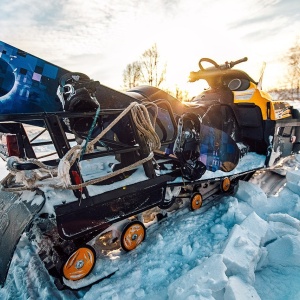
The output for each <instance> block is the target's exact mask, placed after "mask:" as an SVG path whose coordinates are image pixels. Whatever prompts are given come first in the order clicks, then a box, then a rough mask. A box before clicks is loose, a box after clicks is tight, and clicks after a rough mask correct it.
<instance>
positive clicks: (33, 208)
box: [0, 191, 44, 286]
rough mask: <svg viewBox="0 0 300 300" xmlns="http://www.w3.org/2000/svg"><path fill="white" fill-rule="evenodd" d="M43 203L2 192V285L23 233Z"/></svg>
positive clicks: (0, 244)
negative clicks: (27, 200) (24, 200)
mask: <svg viewBox="0 0 300 300" xmlns="http://www.w3.org/2000/svg"><path fill="white" fill-rule="evenodd" d="M43 205H44V201H41V203H40V204H38V205H36V204H31V203H30V202H28V203H26V202H23V201H22V202H21V201H19V195H18V194H16V193H9V192H3V191H1V192H0V211H1V213H0V286H3V285H4V283H5V280H6V276H7V272H8V269H9V265H10V262H11V259H12V256H13V254H14V251H15V248H16V246H17V243H18V241H19V239H20V237H21V235H22V233H23V232H24V230H25V229H26V227H27V226H28V224H29V223H30V222H31V221H32V219H33V218H34V216H35V214H36V213H37V212H38V211H40V209H41V208H42V207H43Z"/></svg>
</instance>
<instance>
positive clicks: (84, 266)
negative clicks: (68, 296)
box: [63, 245, 96, 281]
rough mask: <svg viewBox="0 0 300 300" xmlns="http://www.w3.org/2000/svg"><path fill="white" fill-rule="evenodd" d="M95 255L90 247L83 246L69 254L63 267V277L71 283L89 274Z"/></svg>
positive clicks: (93, 264)
mask: <svg viewBox="0 0 300 300" xmlns="http://www.w3.org/2000/svg"><path fill="white" fill-rule="evenodd" d="M95 258H96V253H95V250H94V249H93V248H92V247H90V246H87V245H85V246H83V247H81V248H79V249H77V250H76V251H75V252H73V253H72V254H71V256H70V257H69V259H68V260H67V262H66V263H65V264H64V266H63V276H64V277H65V278H66V279H68V280H72V281H76V280H80V279H82V278H84V277H86V276H87V275H88V274H90V273H91V271H92V270H93V267H94V266H95V262H96V260H95Z"/></svg>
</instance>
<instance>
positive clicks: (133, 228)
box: [121, 221, 146, 251]
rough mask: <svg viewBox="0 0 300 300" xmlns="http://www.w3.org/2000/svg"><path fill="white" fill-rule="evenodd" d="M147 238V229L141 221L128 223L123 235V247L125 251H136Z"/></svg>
mask: <svg viewBox="0 0 300 300" xmlns="http://www.w3.org/2000/svg"><path fill="white" fill-rule="evenodd" d="M145 237H146V228H145V226H144V224H143V223H142V222H140V221H133V222H130V223H128V224H127V225H126V226H125V228H124V229H123V231H122V234H121V247H122V248H123V250H125V251H131V250H133V249H135V248H136V247H137V246H138V245H139V244H141V242H142V241H143V240H144V239H145Z"/></svg>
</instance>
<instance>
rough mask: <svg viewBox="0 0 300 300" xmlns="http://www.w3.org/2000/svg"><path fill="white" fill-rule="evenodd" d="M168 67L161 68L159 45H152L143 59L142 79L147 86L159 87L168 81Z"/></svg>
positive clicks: (143, 55)
mask: <svg viewBox="0 0 300 300" xmlns="http://www.w3.org/2000/svg"><path fill="white" fill-rule="evenodd" d="M166 72H167V66H166V64H164V65H163V66H161V62H160V55H159V53H158V50H157V45H156V44H154V45H152V47H151V48H149V49H147V50H146V51H145V52H144V53H143V54H142V57H141V77H142V81H143V83H145V84H149V85H152V86H155V87H159V86H160V85H161V84H162V83H163V82H164V81H165V80H166Z"/></svg>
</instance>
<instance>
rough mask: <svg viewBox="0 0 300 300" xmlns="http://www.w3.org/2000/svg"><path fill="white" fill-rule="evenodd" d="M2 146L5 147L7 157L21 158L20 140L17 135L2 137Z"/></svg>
mask: <svg viewBox="0 0 300 300" xmlns="http://www.w3.org/2000/svg"><path fill="white" fill-rule="evenodd" d="M1 144H2V145H3V147H4V150H5V152H6V153H5V155H7V156H17V157H20V155H21V151H20V148H19V143H18V138H17V135H16V134H6V135H3V136H2V140H1Z"/></svg>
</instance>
